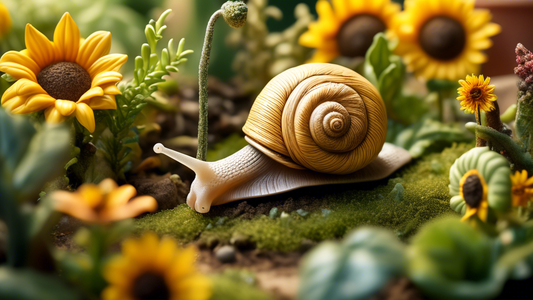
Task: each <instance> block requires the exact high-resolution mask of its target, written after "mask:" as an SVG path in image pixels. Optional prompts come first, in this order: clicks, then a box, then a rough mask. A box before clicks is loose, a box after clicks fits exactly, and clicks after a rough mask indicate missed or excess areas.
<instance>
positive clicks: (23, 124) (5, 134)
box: [0, 108, 35, 176]
mask: <svg viewBox="0 0 533 300" xmlns="http://www.w3.org/2000/svg"><path fill="white" fill-rule="evenodd" d="M34 134H35V128H33V126H32V125H31V124H30V122H28V119H27V118H25V117H22V116H11V115H9V114H8V113H7V112H6V111H4V109H3V108H0V160H3V161H4V163H5V165H4V168H7V170H4V172H6V171H7V172H8V173H13V172H14V170H15V168H16V166H17V164H18V163H19V161H20V160H21V158H22V156H23V155H24V151H25V149H26V148H27V147H28V144H29V143H30V140H31V138H32V136H33V135H34ZM0 174H2V173H0ZM0 176H1V175H0Z"/></svg>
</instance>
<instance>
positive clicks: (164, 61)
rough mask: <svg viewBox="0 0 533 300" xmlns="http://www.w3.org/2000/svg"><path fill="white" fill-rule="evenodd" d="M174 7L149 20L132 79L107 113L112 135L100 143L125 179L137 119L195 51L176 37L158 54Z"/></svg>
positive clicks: (108, 158)
mask: <svg viewBox="0 0 533 300" xmlns="http://www.w3.org/2000/svg"><path fill="white" fill-rule="evenodd" d="M171 11H172V10H170V9H169V10H166V11H165V12H164V13H163V14H161V16H160V17H159V19H158V20H157V21H155V20H150V22H149V24H148V25H146V28H145V30H144V33H145V35H146V40H147V42H148V43H145V44H143V45H142V47H141V55H140V56H137V57H136V58H135V70H134V72H133V80H131V81H129V82H127V83H125V84H121V85H120V86H119V89H120V91H121V92H122V95H117V96H116V101H117V109H116V110H115V111H107V112H106V114H107V115H106V118H105V119H106V121H107V126H108V127H109V131H110V133H111V135H107V136H105V135H104V138H103V139H102V140H101V141H100V143H99V146H100V147H102V148H103V149H104V151H105V157H106V159H107V161H108V162H109V164H110V166H111V169H112V171H113V172H114V173H115V174H116V175H117V176H118V177H119V178H124V173H125V172H127V171H129V170H130V169H131V167H132V151H133V150H134V149H136V148H137V146H138V140H139V128H138V127H137V126H133V123H134V121H135V118H136V117H137V115H138V114H139V113H140V112H141V111H142V109H143V108H144V107H145V106H146V105H147V103H148V100H150V99H152V100H153V98H152V94H153V93H154V92H155V91H156V90H157V88H158V85H159V84H162V83H164V82H165V79H164V78H163V77H164V76H166V75H170V73H177V72H179V69H178V66H179V65H180V64H182V63H184V62H186V61H187V58H186V57H185V56H186V55H187V54H189V53H192V50H186V51H184V40H183V39H181V40H180V42H179V43H178V45H176V43H175V42H174V40H173V39H170V41H169V42H168V48H164V49H163V50H161V52H160V54H158V53H157V46H158V42H159V40H161V38H162V37H163V36H162V34H163V31H164V30H165V29H166V28H167V26H166V25H164V22H165V19H166V18H167V16H168V15H169V14H170V13H171Z"/></svg>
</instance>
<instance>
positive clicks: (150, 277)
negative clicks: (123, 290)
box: [132, 272, 170, 300]
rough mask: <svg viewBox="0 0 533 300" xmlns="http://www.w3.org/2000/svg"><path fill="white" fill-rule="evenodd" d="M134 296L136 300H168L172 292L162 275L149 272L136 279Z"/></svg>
mask: <svg viewBox="0 0 533 300" xmlns="http://www.w3.org/2000/svg"><path fill="white" fill-rule="evenodd" d="M132 296H133V298H134V299H136V300H168V299H170V290H169V289H168V286H167V284H166V282H165V279H164V278H163V277H162V276H161V275H159V274H155V273H149V272H148V273H144V274H142V275H140V276H139V277H137V279H135V282H134V283H133V290H132Z"/></svg>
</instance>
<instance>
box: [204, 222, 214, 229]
mask: <svg viewBox="0 0 533 300" xmlns="http://www.w3.org/2000/svg"><path fill="white" fill-rule="evenodd" d="M205 229H213V224H211V223H209V224H207V226H205Z"/></svg>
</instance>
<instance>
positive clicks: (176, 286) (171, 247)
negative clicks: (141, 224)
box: [102, 233, 211, 300]
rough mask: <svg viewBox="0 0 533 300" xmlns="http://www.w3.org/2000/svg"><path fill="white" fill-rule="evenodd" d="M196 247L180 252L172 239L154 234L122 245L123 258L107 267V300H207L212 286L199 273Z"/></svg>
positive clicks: (130, 240)
mask: <svg viewBox="0 0 533 300" xmlns="http://www.w3.org/2000/svg"><path fill="white" fill-rule="evenodd" d="M195 259H196V251H195V249H194V248H193V247H188V248H185V249H180V248H179V247H178V245H177V243H176V242H175V241H174V240H173V239H171V238H168V237H164V238H162V239H161V240H160V239H159V238H158V237H157V235H155V234H154V233H145V234H144V235H143V236H142V237H141V238H140V239H128V240H125V241H124V243H123V244H122V255H121V256H118V257H116V258H114V259H112V260H111V261H110V262H109V263H108V264H107V265H106V266H105V268H104V278H105V279H106V280H107V281H108V282H109V286H108V287H107V288H106V289H104V291H103V292H102V299H103V300H137V299H169V300H206V299H208V298H209V297H210V295H211V283H210V282H209V280H208V279H207V278H206V277H205V276H203V275H201V274H200V273H198V272H197V270H196V268H195V266H194V261H195Z"/></svg>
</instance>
